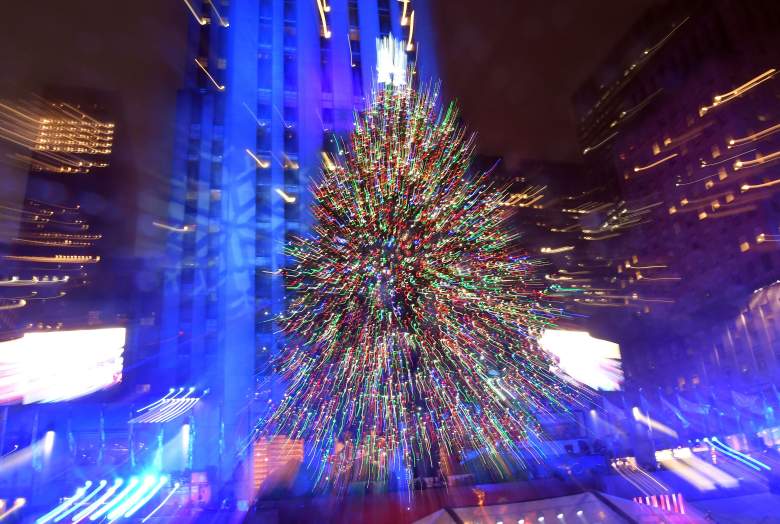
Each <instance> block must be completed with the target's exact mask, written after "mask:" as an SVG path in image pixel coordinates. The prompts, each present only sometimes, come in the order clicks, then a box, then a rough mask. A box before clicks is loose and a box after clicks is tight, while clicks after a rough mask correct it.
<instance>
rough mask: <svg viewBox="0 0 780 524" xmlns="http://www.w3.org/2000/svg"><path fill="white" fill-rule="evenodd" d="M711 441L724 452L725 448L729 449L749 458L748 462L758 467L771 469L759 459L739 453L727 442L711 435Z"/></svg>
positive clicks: (746, 458)
mask: <svg viewBox="0 0 780 524" xmlns="http://www.w3.org/2000/svg"><path fill="white" fill-rule="evenodd" d="M712 442H713V443H714V444H716V445H717V446H718V447H719V449H721V450H723V451H724V453H725V452H726V451H725V450H729V451H731V452H733V453H735V454H737V455H739V456H740V457H743V458H744V459H745V460H749V461H750V462H752V463H753V464H755V465H756V466H759V467H762V468H764V469H766V470H767V471H770V470H771V469H772V468H770V467H769V466H768V465H766V464H764V463H763V462H761V461H760V460H756V459H754V458H753V457H750V456H748V455H745V454H744V453H741V452H739V451H737V450H736V449H734V448H732V447H731V446H729V445H728V444H725V443H723V442H721V441H720V440H718V439H717V437H712Z"/></svg>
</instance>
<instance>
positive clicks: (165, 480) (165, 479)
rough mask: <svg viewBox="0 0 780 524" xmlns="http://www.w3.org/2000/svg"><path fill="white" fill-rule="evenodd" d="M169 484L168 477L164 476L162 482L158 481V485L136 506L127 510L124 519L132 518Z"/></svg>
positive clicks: (161, 478)
mask: <svg viewBox="0 0 780 524" xmlns="http://www.w3.org/2000/svg"><path fill="white" fill-rule="evenodd" d="M167 483H168V477H167V476H165V475H163V476H161V477H160V480H158V481H157V484H156V485H155V486H154V487H153V488H152V489H151V490H150V491H149V492H148V493H146V495H144V496H143V497H142V498H141V499H140V500H139V501H138V502H137V503H136V504H135V505H134V506H132V507H131V508H130V509H128V510H127V512H126V513H125V515H124V517H125V518H130V517H132V516H133V515H135V513H136V512H137V511H138V510H139V509H141V508H142V507H144V506H145V505H146V503H147V502H149V501H150V500H151V499H152V497H154V496H155V495H156V494H157V492H158V491H160V490H161V489H162V488H163V487H164V486H165V485H166V484H167Z"/></svg>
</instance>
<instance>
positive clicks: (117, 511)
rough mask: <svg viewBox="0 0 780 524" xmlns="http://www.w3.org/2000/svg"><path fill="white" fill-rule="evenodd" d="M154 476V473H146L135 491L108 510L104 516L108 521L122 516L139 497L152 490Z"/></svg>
mask: <svg viewBox="0 0 780 524" xmlns="http://www.w3.org/2000/svg"><path fill="white" fill-rule="evenodd" d="M156 480H157V479H156V477H155V476H154V475H147V476H146V477H145V478H144V481H143V482H141V483H140V485H139V486H138V487H137V488H136V490H135V491H133V492H132V494H130V495H129V496H128V497H127V499H125V500H124V501H122V502H120V503H119V504H117V505H116V506H115V507H114V509H112V510H111V511H109V512H108V514H107V515H106V518H108V522H113V521H115V520H116V519H118V518H120V517H123V516H124V515H125V513H126V512H127V511H128V510H129V509H130V508H132V507H133V506H134V505H135V504H137V503H138V501H139V500H141V498H143V496H144V495H145V494H146V493H147V492H148V491H150V490H152V489H153V488H154V486H155V484H156V482H155V481H156Z"/></svg>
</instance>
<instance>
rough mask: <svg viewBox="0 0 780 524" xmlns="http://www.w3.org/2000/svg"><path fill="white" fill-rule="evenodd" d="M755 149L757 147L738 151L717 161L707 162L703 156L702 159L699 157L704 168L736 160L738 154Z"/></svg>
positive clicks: (744, 153)
mask: <svg viewBox="0 0 780 524" xmlns="http://www.w3.org/2000/svg"><path fill="white" fill-rule="evenodd" d="M755 150H756V148H753V149H749V150H747V151H743V152H741V153H737V154H736V155H732V156H730V157H728V158H723V159H721V160H718V161H717V162H706V161H705V160H704V159H703V158H702V159H699V162H700V164H701V167H703V168H704V167H709V166H717V165H719V164H725V163H726V162H728V161H729V160H734V159H735V158H737V157H738V156H740V155H746V154H748V153H752V152H753V151H755ZM712 176H715V175H712Z"/></svg>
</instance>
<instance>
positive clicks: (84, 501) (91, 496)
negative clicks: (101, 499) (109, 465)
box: [54, 480, 108, 522]
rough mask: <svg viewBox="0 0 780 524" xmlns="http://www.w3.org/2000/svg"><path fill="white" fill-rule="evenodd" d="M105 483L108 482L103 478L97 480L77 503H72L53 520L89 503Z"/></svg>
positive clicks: (62, 517) (60, 518)
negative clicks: (93, 487) (96, 483)
mask: <svg viewBox="0 0 780 524" xmlns="http://www.w3.org/2000/svg"><path fill="white" fill-rule="evenodd" d="M106 484H108V482H107V481H105V480H101V481H100V482H98V485H97V487H96V488H95V489H93V490H92V491H91V492H90V493H89V494H88V495H87V496H86V497H84V498H83V499H81V500H80V501H79V503H78V504H74V505H73V506H72V507H71V508H70V509H69V510H68V511H66V512H65V513H61V514H60V515H58V516H57V517H56V518H55V519H54V522H59V521H61V520H63V519H64V518H65V517H67V516H69V515H70V514H71V513H75V512H76V511H78V509H79V508H81V507H84V506H86V505H87V504H88V503H89V501H90V500H92V499H93V498H94V497H95V495H97V494H98V493H100V491H102V490H103V488H104V487H106Z"/></svg>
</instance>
